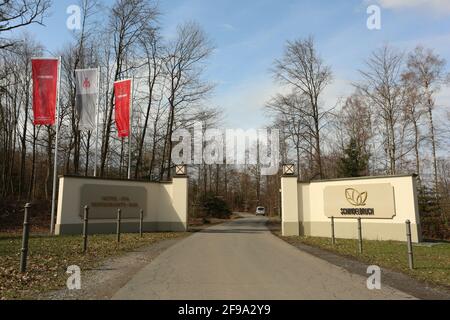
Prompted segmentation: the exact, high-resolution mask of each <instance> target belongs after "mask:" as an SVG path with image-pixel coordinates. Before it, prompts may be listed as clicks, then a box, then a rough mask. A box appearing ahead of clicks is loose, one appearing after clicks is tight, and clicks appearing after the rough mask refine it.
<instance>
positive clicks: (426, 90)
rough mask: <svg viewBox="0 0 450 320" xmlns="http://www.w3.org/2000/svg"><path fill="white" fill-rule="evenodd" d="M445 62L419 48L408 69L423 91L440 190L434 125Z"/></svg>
mask: <svg viewBox="0 0 450 320" xmlns="http://www.w3.org/2000/svg"><path fill="white" fill-rule="evenodd" d="M445 64H446V63H445V60H444V59H442V58H440V57H439V55H437V54H435V53H434V52H433V50H430V49H425V48H424V47H421V46H418V47H417V48H416V49H415V50H414V52H412V53H411V54H410V55H409V56H408V61H407V66H408V67H407V68H408V71H409V75H410V78H411V80H412V81H415V82H416V84H417V85H418V86H419V88H420V89H421V92H422V94H423V98H424V105H425V108H426V110H427V114H428V121H429V132H430V140H431V148H432V154H433V177H434V188H435V191H436V192H437V191H438V190H437V189H438V184H439V179H438V164H437V137H436V127H435V123H434V115H433V112H434V109H435V105H436V102H435V96H436V93H437V92H438V91H439V89H440V86H441V84H442V83H443V81H444V80H445V77H446V75H445V74H444V68H445Z"/></svg>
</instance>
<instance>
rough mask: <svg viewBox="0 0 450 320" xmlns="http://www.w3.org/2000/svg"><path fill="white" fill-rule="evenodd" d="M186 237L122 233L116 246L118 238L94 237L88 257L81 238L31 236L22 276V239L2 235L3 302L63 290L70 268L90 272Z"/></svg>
mask: <svg viewBox="0 0 450 320" xmlns="http://www.w3.org/2000/svg"><path fill="white" fill-rule="evenodd" d="M183 236H186V233H174V232H169V233H147V234H144V237H143V238H142V239H141V238H140V237H139V235H137V234H123V235H122V238H121V243H120V245H117V242H116V237H115V235H92V236H90V237H89V242H88V243H89V245H88V246H89V250H88V253H87V254H83V253H82V242H83V239H82V237H81V236H59V237H49V236H32V237H31V238H30V241H29V254H28V268H27V273H25V274H21V273H20V272H19V264H20V249H21V236H20V235H17V234H16V235H15V234H1V233H0V300H5V299H33V298H36V297H37V296H38V295H39V294H41V293H45V292H48V291H52V290H57V289H60V288H62V287H64V286H65V283H66V281H67V278H68V276H69V275H67V274H66V270H67V267H69V266H71V265H77V266H79V267H80V268H81V270H89V269H92V268H96V267H98V266H100V265H101V263H102V261H103V260H104V259H106V258H110V257H115V256H120V255H122V254H124V253H126V252H129V251H132V250H135V249H138V248H140V247H143V246H146V245H151V244H154V243H157V242H159V241H163V240H169V239H176V238H180V237H183Z"/></svg>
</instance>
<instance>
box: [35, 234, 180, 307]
mask: <svg viewBox="0 0 450 320" xmlns="http://www.w3.org/2000/svg"><path fill="white" fill-rule="evenodd" d="M185 238H186V237H180V238H178V239H170V240H164V241H161V242H157V243H155V244H152V245H149V246H145V247H142V248H140V249H137V250H134V251H132V252H130V253H127V254H125V255H122V256H120V257H114V258H109V259H107V260H105V261H104V262H103V263H102V265H101V266H100V267H99V268H95V269H89V270H82V278H81V287H82V289H81V290H68V289H62V290H58V291H54V292H51V293H48V294H45V295H42V296H40V297H38V299H40V300H109V299H111V297H112V296H113V295H114V294H115V293H116V292H117V291H118V290H119V289H120V288H122V287H123V286H124V285H125V284H126V283H127V282H128V281H129V280H130V279H131V278H132V277H133V276H134V275H135V274H136V273H137V272H139V271H140V270H141V269H142V268H143V267H145V266H146V265H148V264H149V263H150V262H152V261H153V260H154V259H156V258H157V257H158V256H159V255H160V254H161V253H162V252H164V251H165V250H167V249H168V248H170V247H171V246H173V245H174V244H176V243H177V242H179V241H182V240H183V239H185Z"/></svg>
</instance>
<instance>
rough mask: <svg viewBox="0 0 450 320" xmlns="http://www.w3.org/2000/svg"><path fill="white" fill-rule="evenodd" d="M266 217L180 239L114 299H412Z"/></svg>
mask: <svg viewBox="0 0 450 320" xmlns="http://www.w3.org/2000/svg"><path fill="white" fill-rule="evenodd" d="M266 221H267V220H266V219H265V218H254V217H252V218H245V219H241V220H237V221H233V222H230V223H226V224H223V225H220V226H216V227H212V228H210V229H207V230H205V231H203V232H200V233H196V234H194V235H193V236H191V237H189V238H187V239H185V240H183V241H181V242H179V243H177V244H176V245H174V246H172V247H171V248H169V249H168V250H167V251H165V252H164V253H162V254H161V255H160V256H159V257H158V258H156V259H155V260H154V261H152V262H151V263H150V264H149V265H147V266H146V267H144V268H143V269H142V270H141V271H140V272H138V273H137V274H136V275H135V276H134V277H133V279H132V280H131V281H130V282H128V284H126V285H125V286H124V287H123V288H122V289H120V290H119V291H118V292H117V293H116V294H115V295H114V297H113V299H125V300H128V299H143V300H154V299H163V300H173V299H180V300H185V299H193V300H204V299H212V300H219V299H221V300H222V299H223V300H231V299H238V300H245V299H247V300H281V299H283V300H300V299H412V298H413V297H411V296H409V295H407V294H406V293H403V292H400V291H398V290H395V289H393V288H390V287H383V288H382V290H381V291H370V290H368V289H367V287H366V280H367V279H366V278H363V277H361V276H359V275H355V274H350V273H349V272H347V271H345V270H344V269H341V268H339V267H336V266H334V265H332V264H330V263H328V262H325V261H323V260H321V259H319V258H316V257H314V256H311V255H309V254H307V253H304V252H302V251H300V250H298V249H296V248H294V247H292V246H290V245H289V244H287V243H285V242H284V241H282V240H280V239H278V238H277V237H275V236H274V235H272V234H271V233H270V232H269V231H268V230H267V228H266V227H265V223H266Z"/></svg>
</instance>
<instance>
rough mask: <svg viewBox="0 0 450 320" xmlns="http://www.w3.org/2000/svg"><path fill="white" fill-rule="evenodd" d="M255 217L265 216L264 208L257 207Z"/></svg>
mask: <svg viewBox="0 0 450 320" xmlns="http://www.w3.org/2000/svg"><path fill="white" fill-rule="evenodd" d="M256 215H257V216H265V215H266V208H264V207H257V208H256Z"/></svg>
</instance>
